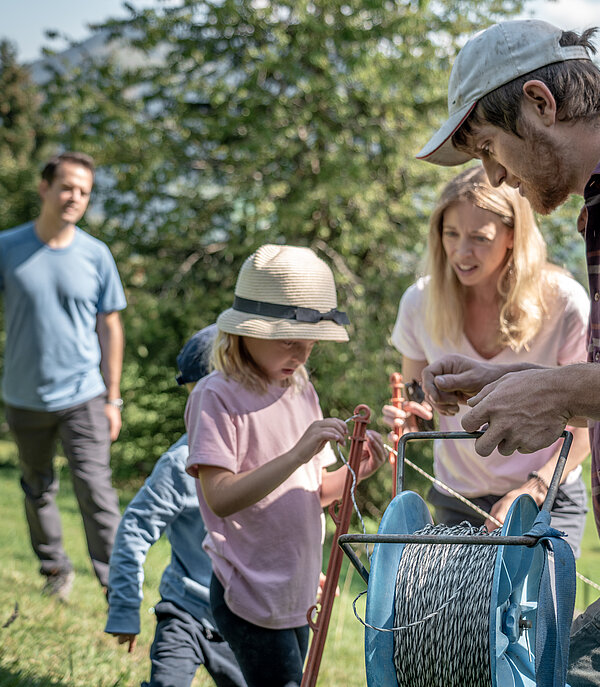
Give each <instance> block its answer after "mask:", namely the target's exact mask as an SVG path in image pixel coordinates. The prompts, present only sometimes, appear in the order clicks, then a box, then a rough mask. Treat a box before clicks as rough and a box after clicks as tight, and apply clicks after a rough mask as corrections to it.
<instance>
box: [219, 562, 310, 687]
mask: <svg viewBox="0 0 600 687" xmlns="http://www.w3.org/2000/svg"><path fill="white" fill-rule="evenodd" d="M224 593H225V590H224V589H223V586H222V585H221V583H220V582H219V580H217V578H216V577H215V576H214V575H213V576H212V579H211V582H210V605H211V609H212V613H213V617H214V619H215V622H216V623H217V627H218V628H219V632H220V633H221V634H222V635H223V637H224V638H225V639H226V640H227V642H228V643H229V646H230V647H231V648H232V649H233V653H234V654H235V657H236V658H237V661H238V663H239V666H240V668H241V669H242V673H243V674H244V677H245V678H246V682H247V683H248V687H299V685H300V683H301V682H302V668H303V665H304V657H305V656H306V651H307V649H308V635H309V630H308V625H303V626H302V627H293V628H290V629H286V630H271V629H268V628H265V627H259V626H258V625H254V624H253V623H250V622H248V621H247V620H244V619H243V618H240V617H239V616H237V615H235V614H234V613H232V612H231V611H230V610H229V607H228V606H227V604H226V603H225V599H224Z"/></svg>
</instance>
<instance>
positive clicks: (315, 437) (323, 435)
mask: <svg viewBox="0 0 600 687" xmlns="http://www.w3.org/2000/svg"><path fill="white" fill-rule="evenodd" d="M347 434H348V428H347V427H346V423H345V422H343V421H342V420H339V419H338V418H335V417H329V418H326V419H325V420H317V421H316V422H313V423H312V424H311V425H310V426H309V427H308V429H307V430H306V432H304V434H303V435H302V436H301V437H300V440H299V441H298V443H297V444H296V445H295V446H294V449H293V450H294V451H296V452H297V454H298V456H299V458H300V460H301V462H302V463H308V461H309V460H310V459H311V458H312V457H313V456H314V455H316V454H317V453H319V451H321V450H322V449H323V447H324V446H325V444H326V443H327V442H328V441H335V442H336V443H338V444H342V445H343V444H345V443H346V436H347Z"/></svg>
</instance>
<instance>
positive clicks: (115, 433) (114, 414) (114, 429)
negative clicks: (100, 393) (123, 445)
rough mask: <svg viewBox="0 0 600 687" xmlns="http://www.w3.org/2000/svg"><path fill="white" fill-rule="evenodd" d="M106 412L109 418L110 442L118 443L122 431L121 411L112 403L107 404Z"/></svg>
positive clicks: (105, 406)
mask: <svg viewBox="0 0 600 687" xmlns="http://www.w3.org/2000/svg"><path fill="white" fill-rule="evenodd" d="M104 412H105V414H106V417H107V418H108V428H109V432H110V440H111V441H116V440H117V439H118V437H119V432H120V431H121V411H120V410H119V409H118V408H116V407H115V406H113V405H111V404H110V403H105V404H104Z"/></svg>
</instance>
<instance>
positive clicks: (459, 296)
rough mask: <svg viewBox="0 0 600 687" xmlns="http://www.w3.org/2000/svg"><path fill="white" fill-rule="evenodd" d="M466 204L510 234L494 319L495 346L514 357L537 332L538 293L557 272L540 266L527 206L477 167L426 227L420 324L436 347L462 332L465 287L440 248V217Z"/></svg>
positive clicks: (448, 193)
mask: <svg viewBox="0 0 600 687" xmlns="http://www.w3.org/2000/svg"><path fill="white" fill-rule="evenodd" d="M460 201H467V202H469V203H473V205H476V206H477V207H480V208H482V209H483V210H489V211H490V212H493V213H494V214H496V215H498V217H499V218H500V219H501V221H502V223H503V224H504V225H505V226H506V227H508V228H509V229H512V231H513V248H512V249H511V250H509V251H507V255H506V262H505V265H504V268H503V270H502V272H501V274H500V277H499V279H498V298H499V302H500V318H499V322H498V344H499V345H502V346H509V347H510V348H511V349H513V350H514V351H519V350H521V349H522V348H527V346H528V344H529V343H530V342H531V340H532V339H533V338H534V336H535V335H536V334H537V333H538V331H539V330H540V327H541V326H542V321H543V318H544V315H545V312H546V307H545V302H544V289H546V288H547V287H548V286H549V285H550V284H551V282H552V274H553V273H554V274H556V273H557V272H558V271H559V270H558V268H555V267H554V266H552V265H549V264H548V263H547V261H546V244H545V242H544V239H543V238H542V235H541V233H540V230H539V229H538V227H537V224H536V222H535V218H534V216H533V212H532V210H531V206H530V205H529V203H528V201H527V200H526V199H525V198H523V197H522V196H521V195H520V193H519V192H518V191H517V190H516V189H514V188H511V187H510V186H507V185H506V184H502V185H501V186H499V187H498V188H494V187H493V186H491V184H490V183H489V181H488V179H487V176H486V174H485V171H484V169H483V167H481V166H477V167H470V168H469V169H466V170H465V171H464V172H462V173H461V174H459V175H458V176H456V177H455V178H454V179H452V181H450V182H449V183H448V184H447V185H446V187H445V188H444V190H443V191H442V194H441V197H440V200H439V202H438V204H437V206H436V208H435V210H434V211H433V214H432V215H431V220H430V223H429V239H428V259H427V273H428V274H429V275H430V282H429V288H428V291H427V299H426V315H425V316H426V322H427V326H428V329H429V331H430V332H431V333H432V336H433V339H434V340H435V341H436V343H438V344H441V343H442V342H443V341H444V339H449V340H450V341H452V342H454V343H457V342H458V341H460V339H461V337H462V335H463V331H464V318H465V287H464V286H463V285H462V284H461V283H460V281H459V279H458V277H457V276H456V274H455V272H454V270H453V269H452V266H451V265H450V264H449V262H448V259H447V257H446V252H445V250H444V246H443V244H442V225H443V220H444V212H445V211H446V210H447V208H448V207H449V206H450V205H452V204H453V203H456V202H460Z"/></svg>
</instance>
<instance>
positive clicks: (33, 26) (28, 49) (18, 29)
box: [0, 0, 600, 62]
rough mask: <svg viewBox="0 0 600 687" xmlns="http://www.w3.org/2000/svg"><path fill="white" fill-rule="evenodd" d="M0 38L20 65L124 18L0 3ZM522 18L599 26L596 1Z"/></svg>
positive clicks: (103, 1)
mask: <svg viewBox="0 0 600 687" xmlns="http://www.w3.org/2000/svg"><path fill="white" fill-rule="evenodd" d="M169 1H172V0H131V4H132V5H134V6H135V7H151V6H160V5H161V4H162V5H164V3H165V2H169ZM0 6H1V13H0V14H1V19H0V37H1V38H8V39H10V40H11V41H12V42H13V43H14V44H15V45H16V47H17V57H18V59H19V61H21V62H30V61H33V60H35V59H37V58H38V57H40V51H41V48H42V47H43V46H48V47H52V48H54V49H61V48H63V47H67V44H66V43H65V42H64V41H61V40H52V41H49V40H48V39H47V38H46V36H45V31H46V30H57V31H58V32H59V33H60V34H66V35H68V36H69V37H70V38H71V39H74V40H77V41H80V40H84V39H85V38H87V37H89V35H90V31H89V29H88V24H93V23H94V22H101V21H103V20H105V19H107V18H109V17H124V16H127V14H128V12H127V10H125V8H124V7H123V0H100V1H99V2H92V0H0ZM528 7H529V9H528V10H526V12H525V15H524V16H525V17H527V18H529V17H532V18H534V19H544V20H545V21H549V22H551V23H552V24H556V25H557V26H560V27H561V28H563V29H582V28H587V27H588V26H600V0H529V2H528Z"/></svg>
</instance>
